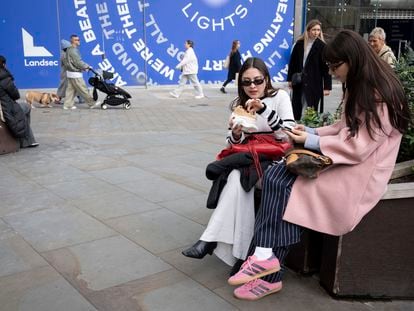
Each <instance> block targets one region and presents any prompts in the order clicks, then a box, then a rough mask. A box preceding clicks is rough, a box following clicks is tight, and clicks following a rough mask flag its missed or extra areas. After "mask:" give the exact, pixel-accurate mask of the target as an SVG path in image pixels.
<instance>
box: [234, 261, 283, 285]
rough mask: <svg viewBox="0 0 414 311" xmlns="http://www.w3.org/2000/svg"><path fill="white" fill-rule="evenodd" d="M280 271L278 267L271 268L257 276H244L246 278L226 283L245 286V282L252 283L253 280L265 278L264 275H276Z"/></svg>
mask: <svg viewBox="0 0 414 311" xmlns="http://www.w3.org/2000/svg"><path fill="white" fill-rule="evenodd" d="M279 270H280V266H278V267H275V268H273V269H271V270H266V271H263V272H262V273H258V274H255V275H253V276H246V277H244V278H239V279H237V280H232V279H231V278H230V279H229V280H228V281H227V283H228V284H229V285H233V286H234V285H243V284H245V283H247V282H250V281H253V280H256V279H260V278H262V277H264V276H266V275H269V274H272V273H276V272H278V271H279Z"/></svg>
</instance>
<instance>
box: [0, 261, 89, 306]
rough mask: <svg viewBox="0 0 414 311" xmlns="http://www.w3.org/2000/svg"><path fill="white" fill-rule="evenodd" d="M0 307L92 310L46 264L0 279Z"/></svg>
mask: <svg viewBox="0 0 414 311" xmlns="http://www.w3.org/2000/svg"><path fill="white" fill-rule="evenodd" d="M0 301H1V305H0V310H2V311H3V310H4V311H49V310H50V311H52V310H53V311H55V310H59V311H75V310H76V311H96V309H95V307H94V306H93V305H91V304H90V303H89V302H88V301H87V300H86V299H85V298H84V297H82V296H81V295H80V294H79V293H78V292H77V291H76V290H75V289H74V288H73V287H71V286H70V285H69V284H68V283H67V282H66V281H65V279H63V278H62V277H61V276H60V275H59V274H58V273H56V271H55V270H53V269H52V268H50V267H42V268H37V269H34V270H30V271H26V272H22V273H18V274H14V275H11V276H7V277H2V278H0Z"/></svg>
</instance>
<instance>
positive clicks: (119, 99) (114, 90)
mask: <svg viewBox="0 0 414 311" xmlns="http://www.w3.org/2000/svg"><path fill="white" fill-rule="evenodd" d="M90 71H92V72H93V73H94V74H95V76H94V77H90V78H89V80H88V82H89V84H90V85H91V86H93V99H94V100H97V99H98V92H97V91H96V90H97V89H98V90H100V91H101V92H103V93H105V94H106V97H105V99H104V101H103V102H102V104H101V108H102V109H108V106H119V105H123V107H124V108H125V109H129V108H131V103H130V101H129V98H131V95H130V94H129V93H128V92H127V91H125V90H124V89H122V88H120V87H118V86H115V84H114V83H108V82H106V80H108V79H112V78H113V77H114V74H113V73H112V72H108V71H103V72H102V75H101V74H99V73H97V72H96V71H95V70H93V69H92V68H91V69H90Z"/></svg>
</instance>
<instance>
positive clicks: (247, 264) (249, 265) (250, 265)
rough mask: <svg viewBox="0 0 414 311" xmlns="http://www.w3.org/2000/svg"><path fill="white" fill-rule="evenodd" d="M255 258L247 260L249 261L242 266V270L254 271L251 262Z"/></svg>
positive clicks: (250, 257)
mask: <svg viewBox="0 0 414 311" xmlns="http://www.w3.org/2000/svg"><path fill="white" fill-rule="evenodd" d="M252 257H253V256H249V257H248V258H247V260H246V261H245V262H244V263H243V264H242V266H241V269H240V270H250V271H253V269H252V264H251V263H250V260H251V259H252ZM246 266H247V267H248V269H246V268H245V267H246Z"/></svg>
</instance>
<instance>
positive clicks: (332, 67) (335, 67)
mask: <svg viewBox="0 0 414 311" xmlns="http://www.w3.org/2000/svg"><path fill="white" fill-rule="evenodd" d="M344 63H345V62H339V63H335V64H331V63H330V62H326V66H328V68H329V69H330V70H331V71H335V70H336V69H338V68H339V67H340V66H342V65H343V64H344Z"/></svg>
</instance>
